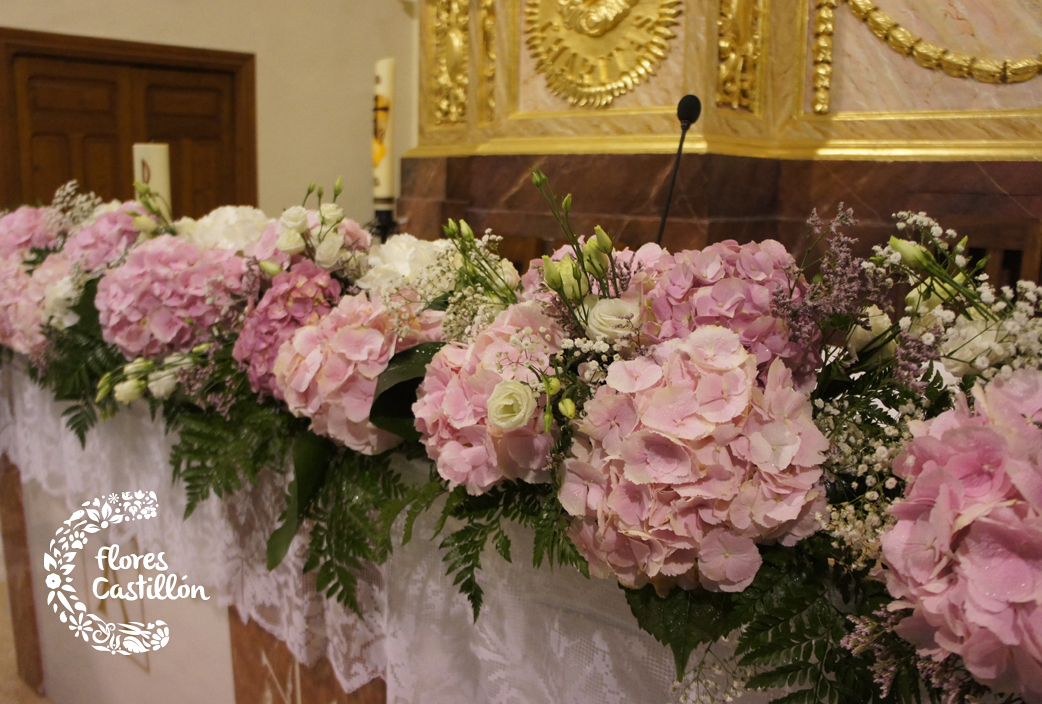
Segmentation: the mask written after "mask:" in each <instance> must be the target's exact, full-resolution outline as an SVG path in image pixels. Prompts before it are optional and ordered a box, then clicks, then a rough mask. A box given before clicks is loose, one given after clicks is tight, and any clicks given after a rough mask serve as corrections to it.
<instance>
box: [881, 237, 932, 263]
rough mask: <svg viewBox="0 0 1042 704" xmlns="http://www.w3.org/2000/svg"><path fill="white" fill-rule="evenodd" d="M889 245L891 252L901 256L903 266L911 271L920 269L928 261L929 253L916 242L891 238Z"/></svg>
mask: <svg viewBox="0 0 1042 704" xmlns="http://www.w3.org/2000/svg"><path fill="white" fill-rule="evenodd" d="M889 245H890V248H891V249H892V250H894V251H895V252H897V253H898V254H899V255H901V260H902V261H903V262H904V264H905V266H907V267H910V268H912V269H922V268H923V267H925V266H926V263H927V262H928V261H929V259H930V253H929V252H928V251H926V248H925V247H923V246H922V245H921V244H919V243H918V242H909V241H908V240H902V239H898V238H897V237H891V238H890V242H889Z"/></svg>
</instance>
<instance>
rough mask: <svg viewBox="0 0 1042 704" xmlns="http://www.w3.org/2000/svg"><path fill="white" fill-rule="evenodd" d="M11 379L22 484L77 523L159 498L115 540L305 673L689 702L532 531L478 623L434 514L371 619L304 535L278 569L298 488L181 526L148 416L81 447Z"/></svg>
mask: <svg viewBox="0 0 1042 704" xmlns="http://www.w3.org/2000/svg"><path fill="white" fill-rule="evenodd" d="M0 380H2V393H3V396H2V399H3V402H2V403H0V450H2V451H5V452H7V453H8V456H9V457H10V458H11V460H12V461H13V462H14V463H15V464H16V465H17V466H18V467H19V468H20V469H21V472H22V479H23V481H24V482H30V481H36V482H39V483H40V484H41V485H42V486H43V487H44V488H45V490H46V491H47V492H48V493H50V494H51V495H53V496H56V497H60V498H62V499H64V500H65V501H66V503H67V504H68V506H69V508H70V510H71V509H73V508H75V507H77V506H79V504H80V503H82V502H83V501H87V500H89V499H93V498H95V497H100V496H105V495H107V494H109V493H111V492H113V491H128V490H137V489H144V490H152V491H155V492H156V495H157V496H158V498H159V504H160V513H159V517H158V518H157V519H155V520H150V521H137V522H134V523H133V524H131V525H128V526H116V527H114V529H113V530H114V531H116V532H115V533H113V534H112V538H113V540H114V541H123V540H127V539H130V538H131V537H136V538H137V540H138V543H139V545H140V547H141V549H142V551H145V552H148V551H151V552H158V551H159V550H163V551H165V552H166V554H167V561H168V562H169V563H170V564H172V565H177V567H176V570H177V572H178V573H179V574H187V575H189V576H190V581H191V582H192V583H195V584H204V585H212V586H215V587H216V588H217V591H218V594H219V598H220V603H221V605H222V606H231V605H234V606H236V607H237V609H238V611H239V613H240V614H242V615H244V616H245V617H247V618H251V619H255V620H256V621H257V622H258V623H260V624H261V625H262V626H263V627H264V628H265V629H266V630H268V631H269V632H270V633H272V634H273V635H274V636H276V637H277V638H279V639H280V640H282V641H284V642H285V643H286V644H287V646H288V647H289V649H290V651H291V652H292V653H293V654H294V655H295V656H296V658H297V659H298V660H299V661H300V662H302V663H304V664H305V665H311V664H313V663H314V662H316V661H317V660H319V659H321V658H322V657H323V656H325V657H327V658H328V659H329V661H330V663H331V664H332V666H333V669H334V671H335V672H336V675H337V678H338V679H339V680H340V684H341V685H342V686H343V688H344V690H345V691H347V692H351V691H354V690H355V689H357V688H359V687H361V686H362V685H364V684H365V683H366V682H368V681H370V680H372V679H375V678H377V677H382V678H384V679H385V680H386V682H387V701H388V702H390V703H391V704H398V703H412V702H416V703H417V704H418V703H420V702H423V704H436V703H441V702H445V703H446V704H449V703H455V702H461V701H466V702H470V703H471V704H484V703H489V704H507V703H511V704H513V703H521V702H569V703H571V702H591V703H596V704H605V703H612V702H618V703H619V704H623V703H629V702H647V703H649V704H665V703H666V702H671V701H675V700H676V698H678V697H679V695H678V694H677V693H674V692H672V691H671V687H672V682H673V660H672V656H671V655H670V653H669V651H668V649H666V648H665V647H663V646H661V645H660V644H658V643H656V642H655V640H654V639H653V638H652V637H651V636H649V635H648V634H646V633H643V632H642V631H640V630H639V629H638V628H637V624H636V621H635V620H634V618H633V616H632V615H631V614H630V612H629V608H628V607H627V605H626V601H625V598H624V597H623V594H622V592H621V590H619V589H618V587H617V586H615V585H614V584H613V583H611V582H608V581H603V580H587V579H584V578H583V577H582V576H581V575H579V574H578V573H577V572H575V571H574V570H571V569H560V570H557V571H551V570H549V569H548V568H545V567H544V568H543V569H540V570H534V569H532V568H531V566H530V564H529V563H528V560H529V559H530V556H531V538H530V536H528V535H527V534H526V533H525V532H524V531H521V530H515V531H514V533H513V535H512V537H513V539H514V556H515V559H516V561H517V562H516V564H513V565H512V564H510V563H507V562H505V561H504V560H503V559H502V558H500V557H499V556H498V555H497V554H495V553H493V552H489V553H487V554H486V556H485V558H484V560H483V562H484V566H485V569H484V571H483V572H482V573H481V575H480V576H479V581H480V583H481V585H482V587H483V588H484V590H485V604H484V607H483V610H482V613H481V618H480V620H479V621H478V623H477V624H474V623H473V619H472V617H471V610H470V606H469V604H468V603H467V601H466V600H465V599H464V598H463V597H462V596H460V595H459V593H458V592H457V589H456V587H455V586H453V584H452V580H451V579H448V578H447V577H446V576H445V570H444V565H443V564H442V562H441V556H440V554H439V551H438V550H437V548H436V546H435V544H434V543H432V542H431V541H429V540H427V539H426V538H427V537H429V536H430V525H431V523H432V520H433V518H432V517H431V516H428V517H427V518H426V519H421V521H420V522H419V524H418V525H417V530H416V534H415V537H414V539H413V541H412V542H411V543H410V544H409V545H407V546H405V547H404V548H398V549H396V551H395V553H394V556H393V557H392V558H391V560H390V561H389V562H388V564H386V565H384V566H383V567H380V568H377V567H373V568H370V569H369V570H368V571H367V573H366V574H365V575H364V577H363V580H362V583H361V584H360V588H359V598H360V604H361V606H362V608H363V611H364V613H365V614H366V618H365V619H364V620H363V619H359V618H358V617H357V616H355V615H354V614H353V613H352V612H350V611H347V610H345V609H344V608H343V607H341V606H339V605H337V604H336V603H334V602H330V601H327V600H325V599H324V598H323V597H322V596H321V595H319V594H316V592H315V588H314V578H313V576H310V575H302V573H301V565H302V562H303V550H304V548H305V544H306V543H305V541H304V539H303V537H302V536H298V537H297V539H296V541H295V542H294V544H293V547H292V548H291V550H290V554H289V556H288V557H287V559H286V561H285V562H284V563H283V564H282V565H281V566H280V567H279V568H278V569H276V570H275V571H273V572H268V571H267V569H266V567H265V555H266V544H267V538H268V535H269V534H270V533H271V531H272V530H273V528H274V527H275V522H276V518H277V516H278V514H279V512H280V511H281V508H282V501H281V498H280V494H281V493H282V491H283V488H284V486H285V483H286V482H287V477H286V476H285V475H280V474H277V473H275V472H266V473H265V474H264V476H263V478H262V479H261V481H260V482H259V484H258V485H257V486H255V487H248V488H247V489H245V490H243V491H240V492H239V493H237V494H236V495H234V496H231V497H228V498H225V499H223V500H218V499H214V498H211V499H210V500H209V501H207V502H205V503H204V504H203V505H202V506H200V507H199V508H198V509H197V510H196V512H195V513H194V514H193V515H192V517H191V518H189V519H188V520H187V521H183V520H182V515H183V513H184V506H185V498H184V491H183V489H182V487H181V486H180V485H178V484H171V481H170V476H171V474H170V466H169V462H168V457H169V451H170V446H171V442H172V438H171V437H169V436H167V435H165V434H164V431H163V428H162V424H161V422H159V421H156V422H153V421H152V420H151V419H150V418H149V414H148V411H147V407H146V406H145V405H144V404H141V405H135V406H133V408H132V410H131V411H124V412H122V413H119V414H118V415H117V417H116V418H115V419H114V420H111V421H109V422H107V423H105V424H104V425H102V426H101V427H99V428H97V429H95V430H94V431H92V432H91V433H90V435H89V437H88V440H87V446H86V449H81V447H80V445H79V442H78V441H77V439H76V437H75V436H74V435H73V434H72V433H71V432H69V431H68V430H66V428H65V427H64V422H63V419H62V418H61V411H62V406H61V404H57V403H55V402H54V401H53V399H52V398H51V396H50V394H49V392H48V391H45V390H42V389H40V388H39V387H37V386H36V385H34V384H33V383H32V382H31V381H30V380H29V378H28V377H27V375H26V374H25V371H24V367H23V366H22V365H21V364H20V363H19V361H18V360H16V361H15V362H14V363H8V364H5V366H4V369H3V371H2V378H0ZM424 520H426V523H425V522H424ZM119 531H123V532H122V533H120V532H119ZM128 531H133V532H132V533H131V532H128ZM742 700H743V701H749V702H752V701H754V699H753V698H752V697H748V698H745V697H743V698H742Z"/></svg>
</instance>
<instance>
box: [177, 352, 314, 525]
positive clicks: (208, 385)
mask: <svg viewBox="0 0 1042 704" xmlns="http://www.w3.org/2000/svg"><path fill="white" fill-rule="evenodd" d="M231 347H232V346H231V344H228V345H225V346H222V347H218V348H215V351H214V353H213V355H212V358H211V361H210V363H209V365H208V366H207V367H206V368H205V374H206V378H205V380H204V381H203V382H202V384H201V385H200V387H199V388H198V389H196V390H194V391H193V392H192V396H191V397H190V398H187V397H185V396H184V395H183V394H182V393H181V392H179V393H177V394H175V395H174V396H173V397H171V399H170V400H168V401H167V402H165V403H164V404H163V416H164V419H165V421H166V427H167V431H174V432H177V433H178V435H179V437H178V441H177V443H176V444H175V445H174V447H173V448H172V450H171V452H170V465H171V467H172V468H173V471H174V478H175V479H177V478H180V479H181V480H182V481H183V482H184V484H185V491H186V493H187V495H188V506H187V508H186V510H185V517H186V518H187V517H188V516H190V515H191V514H192V512H193V511H194V510H195V508H196V506H198V505H199V503H200V502H202V501H205V500H206V499H207V497H209V496H210V493H211V492H213V493H214V494H216V495H217V496H223V495H224V494H225V493H228V492H233V491H236V490H237V489H239V488H240V487H242V486H243V482H244V480H245V481H248V482H250V483H253V482H256V481H257V477H258V475H259V474H260V472H261V471H263V470H265V469H273V470H276V471H281V470H282V467H283V466H284V464H285V462H286V458H287V457H288V454H289V452H290V449H291V447H292V443H293V440H294V439H295V438H296V436H297V435H298V434H300V433H302V432H304V430H305V429H306V427H307V421H303V420H300V419H298V418H294V417H293V416H292V415H291V414H290V413H289V412H288V411H286V410H285V409H283V408H282V407H281V406H280V405H279V404H277V403H275V401H273V400H272V399H259V398H257V396H256V395H255V394H253V392H252V391H251V389H250V385H249V379H248V378H247V375H246V372H245V371H244V370H243V369H242V368H241V367H240V366H239V364H238V362H236V361H235V360H234V359H232V356H231ZM215 398H224V399H229V400H230V403H228V405H227V408H226V409H224V410H222V409H220V408H217V407H215V406H214V405H213V401H214V399H215Z"/></svg>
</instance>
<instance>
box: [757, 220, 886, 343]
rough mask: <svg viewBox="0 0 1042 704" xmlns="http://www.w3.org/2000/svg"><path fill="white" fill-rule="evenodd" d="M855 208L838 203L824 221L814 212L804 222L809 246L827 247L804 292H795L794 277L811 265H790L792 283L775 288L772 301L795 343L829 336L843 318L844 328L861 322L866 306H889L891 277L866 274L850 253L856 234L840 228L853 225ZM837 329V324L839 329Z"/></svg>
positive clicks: (856, 258) (810, 341)
mask: <svg viewBox="0 0 1042 704" xmlns="http://www.w3.org/2000/svg"><path fill="white" fill-rule="evenodd" d="M856 223H857V221H856V220H855V219H854V211H853V210H852V209H850V208H844V207H843V204H842V203H840V205H839V210H838V212H837V214H836V217H834V218H832V219H831V220H829V221H824V220H822V219H821V218H820V217H819V216H818V212H817V210H815V211H814V212H813V214H812V215H811V217H810V219H809V220H808V221H807V225H808V227H809V228H810V234H811V236H812V237H813V241H812V244H811V247H810V250H813V249H814V248H815V247H816V246H817V244H818V243H819V242H822V241H825V242H827V244H828V248H827V250H826V252H825V254H824V256H823V257H822V258H821V260H820V262H818V263H819V264H820V266H819V270H818V273H817V275H815V276H814V277H813V279H812V280H811V283H810V285H809V286H808V288H807V290H806V293H805V294H804V295H803V296H795V295H794V293H795V291H796V282H797V281H799V279H800V277H801V276H804V275H805V272H807V270H808V269H809V268H810V267H811V266H812V265H813V262H812V263H808V262H806V261H805V262H804V265H803V266H802V267H801V266H798V265H795V264H794V265H793V266H792V267H791V271H790V272H789V280H790V281H791V282H793V283H792V286H790V288H789V290H785V289H780V290H778V291H777V292H775V296H774V306H775V310H776V311H777V314H778V316H779V317H781V318H782V319H783V320H785V322H786V323H788V325H789V330H790V337H791V339H792V340H793V341H794V342H796V343H797V344H803V345H810V344H814V341H816V340H818V339H819V337H818V335H819V332H824V333H825V335H823V336H822V337H821V338H820V339H821V340H823V341H824V342H827V341H828V340H829V334H828V333H829V332H831V331H830V330H828V329H827V328H828V327H829V326H830V325H836V324H837V321H844V323H843V324H842V329H843V331H844V332H846V331H848V330H849V329H850V328H851V327H852V326H853V325H856V324H858V323H861V322H864V319H865V313H864V311H865V309H866V308H868V307H869V306H872V305H876V306H878V307H879V308H880V309H881V310H888V309H890V308H892V306H891V305H890V303H889V301H888V295H889V292H890V287H891V285H892V284H893V282H892V281H890V280H888V279H884V278H881V277H874V276H870V275H869V274H868V273H867V269H866V268H865V267H864V266H863V262H864V261H865V260H863V259H862V258H860V257H857V256H855V255H854V250H853V245H854V242H855V240H854V238H852V237H850V236H849V235H847V234H845V233H844V232H843V230H842V228H844V227H848V226H851V225H854V224H856ZM837 329H840V328H837Z"/></svg>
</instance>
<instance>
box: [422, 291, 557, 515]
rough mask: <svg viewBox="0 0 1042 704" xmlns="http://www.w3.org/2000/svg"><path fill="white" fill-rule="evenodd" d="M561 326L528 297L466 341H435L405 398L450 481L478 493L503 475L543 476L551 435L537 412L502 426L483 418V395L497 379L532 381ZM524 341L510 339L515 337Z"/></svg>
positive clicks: (485, 412) (430, 452)
mask: <svg viewBox="0 0 1042 704" xmlns="http://www.w3.org/2000/svg"><path fill="white" fill-rule="evenodd" d="M563 337H564V333H563V332H562V331H561V329H560V327H559V326H558V325H557V324H556V323H554V322H553V321H552V320H550V319H549V318H548V317H547V316H546V315H544V314H543V313H542V312H541V310H540V305H539V304H538V303H536V302H527V303H520V304H517V305H513V306H510V307H509V308H507V309H506V310H505V311H503V312H502V313H500V314H499V316H498V317H497V318H496V319H495V321H493V323H492V325H491V326H489V327H488V328H486V329H485V330H484V331H482V333H481V334H480V335H478V336H477V337H476V338H475V339H474V341H473V342H472V343H471V344H470V345H467V346H463V345H459V344H451V345H446V346H445V347H443V348H442V349H441V350H440V351H439V352H438V354H437V355H435V357H434V360H433V361H432V362H431V364H430V365H429V366H428V368H427V375H426V376H425V377H424V380H423V383H422V384H421V385H420V389H419V392H418V394H417V401H416V403H415V404H414V405H413V414H414V415H415V416H416V428H417V429H418V430H419V431H420V433H421V434H422V436H423V444H424V445H426V447H427V454H428V456H429V457H430V458H431V459H432V460H434V462H435V463H436V465H437V468H438V473H439V474H441V476H442V477H444V478H445V479H446V480H448V482H449V483H450V484H451V485H452V486H457V485H463V486H466V488H467V491H468V492H469V493H471V494H475V495H477V494H481V493H484V492H485V491H488V490H489V489H490V488H491V487H493V486H495V485H496V484H498V483H500V482H502V481H504V480H508V479H522V480H524V481H528V482H538V481H543V480H545V479H546V476H547V472H546V465H547V458H548V456H549V452H550V448H551V446H552V444H553V437H552V436H551V435H550V434H548V433H546V432H544V429H543V419H542V414H541V413H539V412H534V413H533V414H532V418H531V420H529V422H528V423H527V424H525V425H524V426H522V427H520V428H516V429H513V430H504V429H502V428H499V427H497V426H495V425H492V424H491V423H490V422H489V419H488V400H489V397H490V396H491V395H492V392H493V391H494V390H495V388H496V385H497V384H499V382H501V381H504V380H516V381H520V382H523V383H529V384H534V383H535V382H536V381H537V379H536V377H535V375H534V374H533V373H532V371H531V368H530V367H534V368H536V369H545V368H546V367H547V366H548V362H549V358H550V356H551V355H553V354H555V353H556V352H557V351H558V350H560V348H561V341H562V339H563ZM519 339H520V340H522V341H523V343H524V344H522V345H519V344H517V341H518V340H519Z"/></svg>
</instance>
